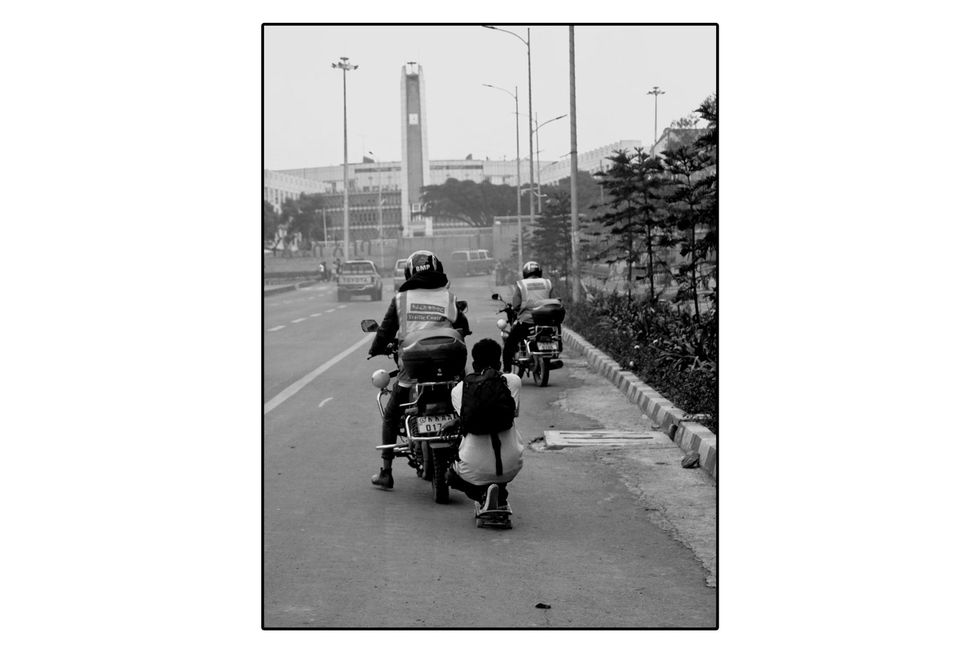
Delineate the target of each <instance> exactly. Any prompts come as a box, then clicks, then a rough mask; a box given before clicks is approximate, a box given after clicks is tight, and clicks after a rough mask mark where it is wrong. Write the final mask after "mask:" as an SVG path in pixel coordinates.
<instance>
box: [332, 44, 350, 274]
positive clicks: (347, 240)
mask: <svg viewBox="0 0 980 653" xmlns="http://www.w3.org/2000/svg"><path fill="white" fill-rule="evenodd" d="M330 67H331V68H340V69H341V70H342V71H343V73H344V260H347V259H348V258H350V200H349V198H348V194H347V186H348V179H347V174H348V173H347V71H348V70H357V66H355V65H353V64H351V63H348V59H347V57H341V58H340V61H339V62H337V63H332V64H330Z"/></svg>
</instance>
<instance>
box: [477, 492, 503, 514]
mask: <svg viewBox="0 0 980 653" xmlns="http://www.w3.org/2000/svg"><path fill="white" fill-rule="evenodd" d="M499 491H500V488H498V487H497V486H496V485H491V486H490V487H488V488H487V496H486V499H484V501H483V509H482V510H481V511H480V512H487V511H489V510H496V509H497V493H498V492H499Z"/></svg>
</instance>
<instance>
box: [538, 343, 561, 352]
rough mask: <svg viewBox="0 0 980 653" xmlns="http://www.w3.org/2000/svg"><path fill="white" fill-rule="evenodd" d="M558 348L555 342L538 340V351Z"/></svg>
mask: <svg viewBox="0 0 980 653" xmlns="http://www.w3.org/2000/svg"><path fill="white" fill-rule="evenodd" d="M556 349H558V343H557V342H539V343H538V351H555V350H556Z"/></svg>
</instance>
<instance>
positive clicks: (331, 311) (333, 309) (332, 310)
mask: <svg viewBox="0 0 980 653" xmlns="http://www.w3.org/2000/svg"><path fill="white" fill-rule="evenodd" d="M336 310H337V309H336V308H331V309H330V310H329V311H324V313H333V312H334V311H336Z"/></svg>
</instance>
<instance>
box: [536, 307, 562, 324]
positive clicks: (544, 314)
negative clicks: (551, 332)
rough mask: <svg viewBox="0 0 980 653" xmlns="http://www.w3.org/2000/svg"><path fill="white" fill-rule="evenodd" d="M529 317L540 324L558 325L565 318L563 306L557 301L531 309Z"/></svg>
mask: <svg viewBox="0 0 980 653" xmlns="http://www.w3.org/2000/svg"><path fill="white" fill-rule="evenodd" d="M531 319H532V320H533V321H534V323H535V324H538V325H542V326H558V325H559V324H561V323H562V322H563V321H564V320H565V307H564V306H562V305H561V304H559V303H557V302H556V303H553V304H542V305H541V306H537V307H535V308H532V309H531Z"/></svg>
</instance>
